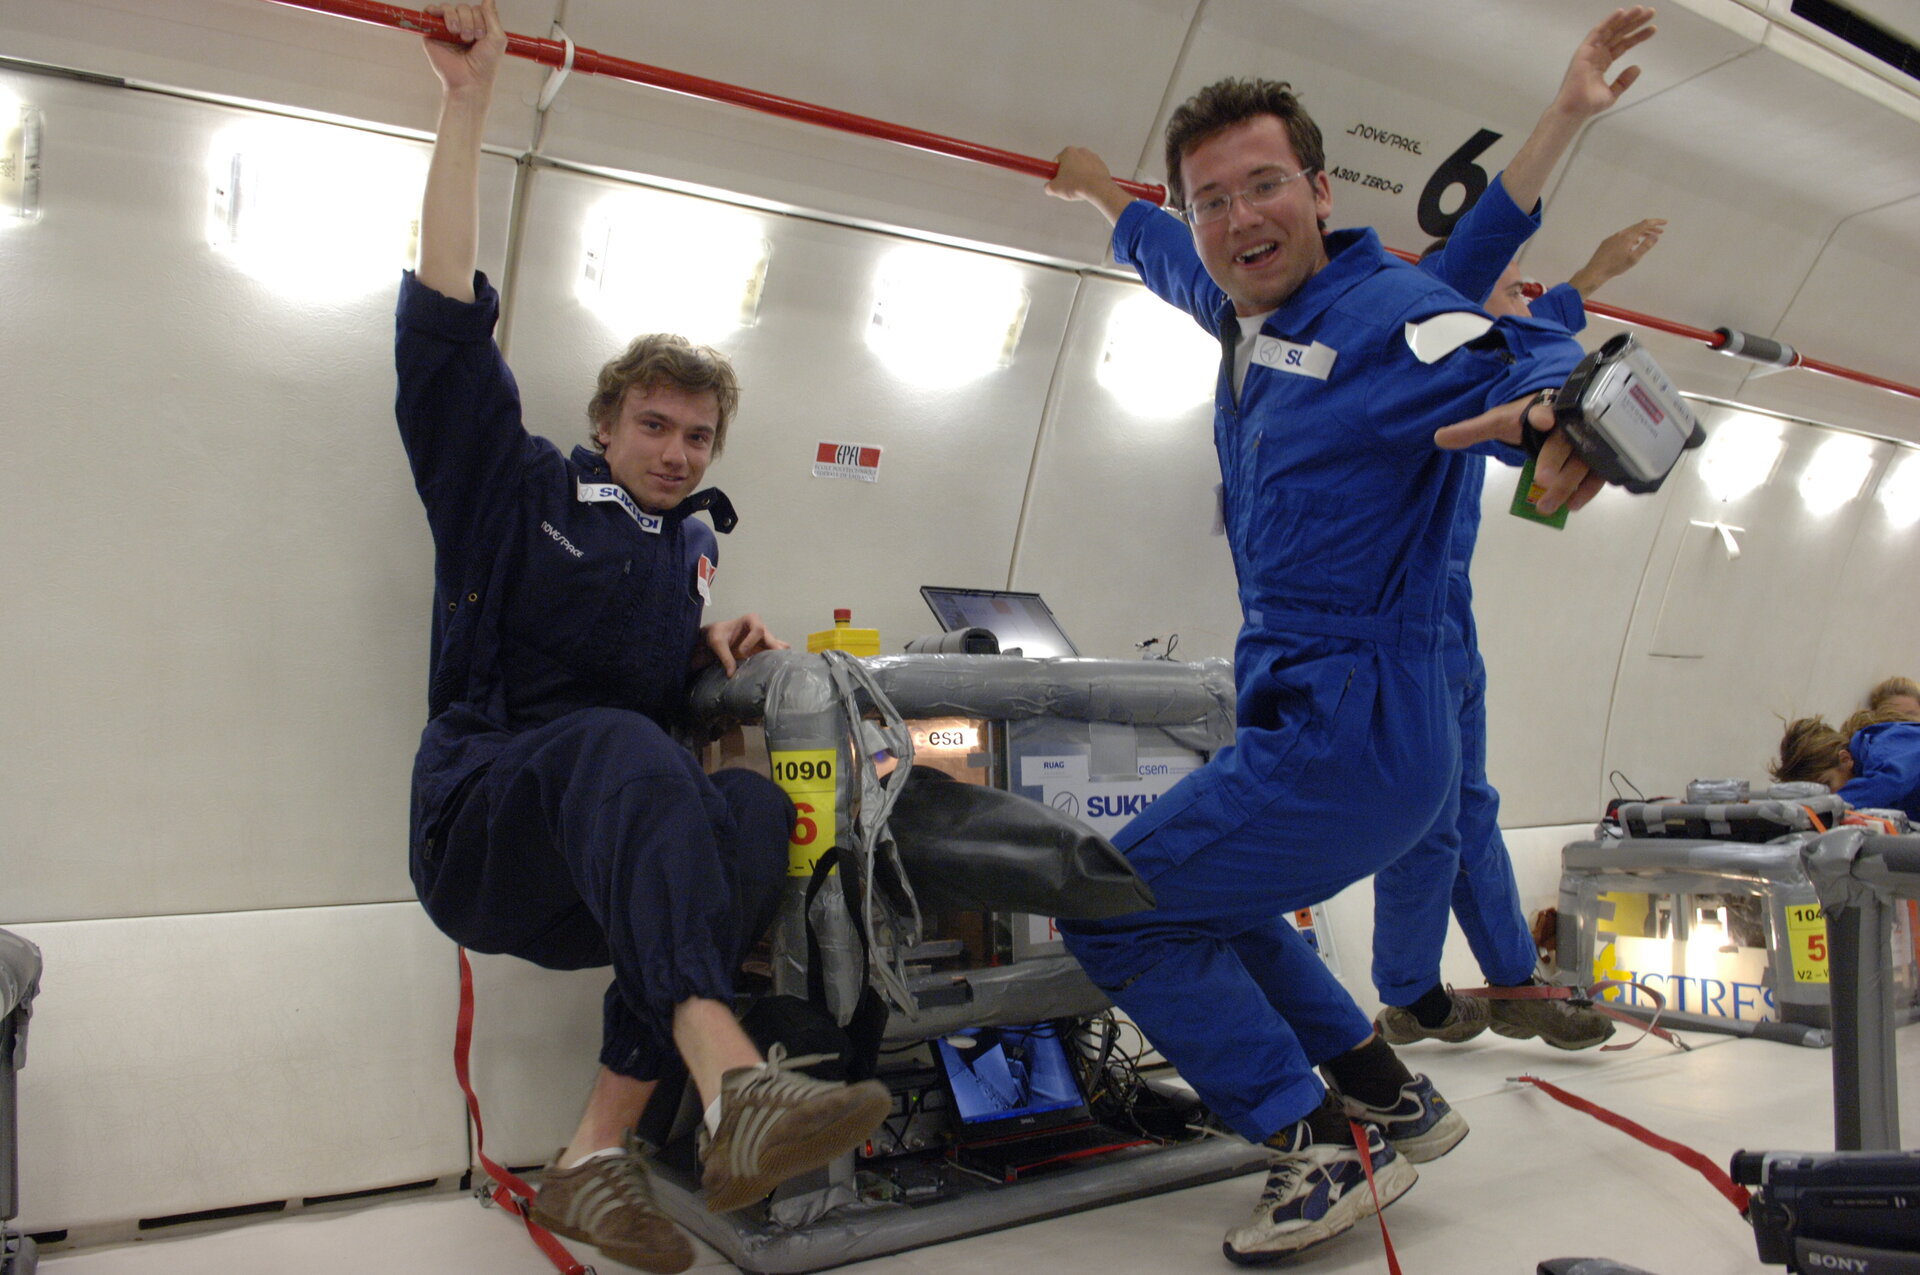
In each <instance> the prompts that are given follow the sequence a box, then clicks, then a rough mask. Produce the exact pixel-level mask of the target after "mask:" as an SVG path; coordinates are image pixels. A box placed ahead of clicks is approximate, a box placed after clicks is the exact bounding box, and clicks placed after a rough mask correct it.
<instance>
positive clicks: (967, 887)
mask: <svg viewBox="0 0 1920 1275" xmlns="http://www.w3.org/2000/svg"><path fill="white" fill-rule="evenodd" d="M887 824H888V827H890V828H891V829H892V831H893V837H894V841H895V843H896V844H897V845H898V847H899V851H900V862H901V863H902V864H903V865H904V866H905V868H906V871H907V879H908V880H909V881H911V882H912V883H913V892H914V894H915V896H916V897H918V898H919V900H920V903H921V906H923V907H925V908H929V909H933V910H939V911H945V910H957V911H965V912H974V911H977V912H1030V913H1033V914H1034V915H1036V916H1053V917H1068V918H1072V919H1079V920H1089V921H1091V920H1098V919H1100V918H1102V917H1109V916H1123V915H1125V914H1126V913H1128V912H1140V911H1143V910H1145V909H1147V908H1150V907H1152V906H1153V892H1152V891H1151V890H1149V889H1148V888H1147V883H1146V882H1145V881H1142V880H1141V879H1140V877H1139V876H1138V875H1137V874H1136V873H1135V872H1134V870H1133V866H1132V865H1131V864H1129V863H1128V862H1127V860H1126V858H1125V856H1123V855H1122V854H1121V853H1120V852H1119V851H1118V850H1116V849H1114V848H1113V843H1112V842H1110V841H1108V840H1107V839H1106V838H1105V837H1102V836H1101V835H1100V834H1099V833H1097V832H1095V831H1094V830H1093V829H1091V828H1089V827H1087V826H1086V825H1085V824H1083V823H1081V822H1080V821H1079V820H1077V819H1073V818H1070V817H1068V816H1067V815H1064V814H1062V813H1060V812H1059V811H1058V810H1055V809H1054V808H1053V807H1051V806H1047V805H1043V804H1041V803H1040V802H1037V801H1034V800H1031V799H1030V798H1027V797H1022V796H1020V795H1018V794H1017V793H1010V792H1002V791H1001V790H1000V789H998V788H989V787H987V786H986V785H985V784H964V783H961V782H959V781H958V780H955V779H953V778H952V777H951V776H949V775H946V774H943V773H942V772H940V771H938V770H935V769H933V768H932V767H929V766H915V767H914V768H913V770H912V773H910V774H909V775H908V776H907V782H906V784H905V786H903V787H902V788H901V790H900V796H899V799H898V800H897V801H896V802H895V803H894V806H893V812H892V813H891V814H890V815H889V816H888V817H887Z"/></svg>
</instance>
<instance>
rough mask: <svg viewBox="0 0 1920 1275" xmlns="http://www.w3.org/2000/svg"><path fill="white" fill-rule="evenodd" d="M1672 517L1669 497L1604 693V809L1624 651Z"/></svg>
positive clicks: (1600, 790) (1600, 799)
mask: <svg viewBox="0 0 1920 1275" xmlns="http://www.w3.org/2000/svg"><path fill="white" fill-rule="evenodd" d="M1696 456H1697V453H1696ZM1691 463H1695V464H1697V463H1698V461H1697V459H1696V460H1695V461H1694V462H1691ZM1674 516H1675V515H1674V502H1673V500H1672V499H1671V497H1669V498H1668V499H1667V502H1666V508H1665V509H1663V510H1662V511H1661V514H1660V529H1659V530H1658V531H1656V532H1654V534H1653V537H1652V538H1651V539H1650V540H1649V541H1648V542H1647V558H1646V561H1645V562H1644V563H1643V564H1641V567H1640V583H1639V585H1638V587H1636V588H1635V589H1634V592H1633V610H1632V611H1631V612H1629V613H1628V616H1627V623H1626V624H1625V625H1624V626H1623V627H1622V628H1621V630H1620V649H1619V651H1618V652H1617V653H1616V654H1615V656H1614V661H1613V685H1612V689H1611V690H1610V691H1608V693H1607V713H1606V720H1605V724H1604V725H1603V726H1602V727H1601V733H1600V775H1599V778H1598V780H1597V781H1596V782H1595V784H1594V795H1595V797H1596V798H1597V802H1596V808H1597V809H1602V810H1604V809H1605V808H1606V804H1607V780H1608V779H1609V778H1610V777H1611V776H1612V775H1613V772H1614V771H1615V770H1616V769H1617V767H1615V766H1614V765H1613V764H1612V761H1611V758H1612V756H1613V710H1614V708H1615V707H1616V706H1617V705H1618V704H1619V702H1620V692H1621V684H1622V682H1623V681H1624V680H1625V678H1626V668H1627V652H1628V651H1630V650H1632V649H1633V635H1634V632H1635V630H1636V629H1638V628H1639V626H1640V622H1641V610H1642V608H1643V607H1644V605H1645V603H1646V598H1647V581H1648V577H1649V576H1650V575H1651V574H1652V572H1653V564H1654V561H1655V559H1656V555H1658V554H1659V552H1660V546H1661V544H1662V543H1663V542H1664V539H1665V533H1666V530H1667V524H1668V523H1669V522H1670V521H1671V520H1672V519H1673V517H1674ZM1667 574H1668V579H1667V580H1663V581H1662V582H1661V593H1660V598H1661V605H1662V606H1665V605H1666V588H1667V585H1668V584H1669V583H1670V581H1671V577H1672V574H1673V573H1672V570H1671V569H1669V571H1668V573H1667ZM1655 619H1656V621H1657V620H1658V617H1657V616H1656V617H1655ZM1628 782H1632V776H1628Z"/></svg>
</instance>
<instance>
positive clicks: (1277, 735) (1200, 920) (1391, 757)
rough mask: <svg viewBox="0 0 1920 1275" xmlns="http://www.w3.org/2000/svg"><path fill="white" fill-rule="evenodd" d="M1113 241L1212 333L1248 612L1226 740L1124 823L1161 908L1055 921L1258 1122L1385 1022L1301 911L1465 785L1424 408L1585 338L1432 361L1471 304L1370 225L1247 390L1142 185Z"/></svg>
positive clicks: (1214, 297)
mask: <svg viewBox="0 0 1920 1275" xmlns="http://www.w3.org/2000/svg"><path fill="white" fill-rule="evenodd" d="M1113 243H1114V252H1115V256H1116V257H1117V258H1118V259H1119V260H1120V261H1122V262H1124V263H1127V264H1130V265H1132V266H1133V267H1134V268H1135V269H1137V270H1138V271H1139V272H1140V275H1141V278H1142V279H1143V280H1144V281H1145V282H1146V284H1147V286H1148V287H1149V288H1151V289H1152V290H1153V291H1154V292H1155V293H1156V294H1157V295H1159V296H1160V297H1161V298H1162V299H1164V300H1166V301H1169V302H1171V303H1172V304H1174V305H1177V306H1179V307H1180V308H1181V309H1183V310H1185V311H1187V312H1188V313H1189V314H1191V315H1193V316H1194V317H1195V319H1196V320H1198V321H1199V322H1200V324H1201V325H1202V326H1203V327H1205V328H1206V329H1207V330H1208V331H1209V332H1211V333H1213V334H1215V335H1216V336H1217V337H1219V338H1220V339H1221V341H1222V343H1223V345H1224V346H1225V347H1226V349H1227V351H1228V354H1229V357H1227V358H1224V359H1223V360H1222V366H1221V373H1220V379H1219V384H1218V388H1217V391H1216V400H1215V404H1216V405H1215V415H1214V443H1215V447H1216V449H1217V451H1218V453H1219V457H1220V470H1221V475H1222V478H1223V480H1224V488H1223V494H1224V514H1225V521H1226V526H1227V539H1228V545H1229V548H1230V549H1231V551H1232V554H1233V562H1234V569H1235V572H1236V575H1237V577H1238V581H1239V595H1240V604H1241V610H1242V613H1243V616H1244V621H1245V622H1244V624H1243V626H1242V628H1241V630H1240V635H1239V639H1238V641H1237V643H1236V647H1235V653H1234V677H1235V682H1236V691H1237V696H1238V704H1237V718H1238V722H1237V727H1238V729H1237V732H1236V735H1235V740H1234V743H1233V744H1232V745H1230V746H1229V747H1227V748H1224V749H1222V750H1220V751H1219V752H1218V753H1216V754H1215V755H1214V757H1213V759H1212V760H1211V761H1209V762H1208V764H1207V765H1205V766H1203V767H1201V768H1200V769H1199V770H1197V771H1195V772H1193V773H1192V774H1191V775H1189V776H1187V777H1186V778H1185V779H1183V780H1182V781H1181V782H1180V783H1179V784H1177V785H1176V786H1175V787H1174V788H1172V789H1171V790H1170V791H1168V792H1167V793H1166V794H1165V795H1164V796H1162V797H1161V798H1160V799H1159V800H1158V801H1156V802H1155V803H1154V804H1153V805H1151V806H1149V807H1148V808H1147V810H1146V811H1145V812H1144V813H1143V814H1142V815H1141V816H1140V817H1139V818H1137V819H1135V820H1134V821H1133V822H1132V823H1130V824H1128V825H1127V826H1126V827H1125V828H1124V829H1122V830H1121V832H1120V833H1119V835H1118V836H1117V837H1115V838H1114V841H1115V844H1116V845H1118V846H1119V847H1120V848H1121V850H1122V851H1123V852H1124V853H1125V854H1126V855H1127V857H1128V859H1129V860H1130V861H1131V862H1132V864H1133V866H1134V867H1135V869H1136V870H1138V871H1139V872H1140V874H1141V875H1142V876H1143V877H1144V878H1146V880H1147V881H1148V882H1149V883H1150V884H1151V885H1152V887H1153V891H1154V895H1155V897H1156V899H1157V900H1158V903H1157V905H1156V906H1155V907H1154V908H1152V909H1150V910H1148V911H1146V912H1141V913H1136V914H1134V915H1131V916H1123V917H1115V918H1112V919H1110V920H1105V921H1063V922H1061V930H1062V931H1063V933H1064V934H1065V936H1066V941H1067V946H1068V948H1069V950H1070V951H1072V953H1073V954H1074V955H1075V956H1076V957H1077V958H1078V959H1079V960H1080V963H1081V964H1082V965H1083V966H1084V967H1085V968H1086V970H1087V973H1088V975H1089V976H1090V977H1091V978H1092V980H1093V982H1094V983H1095V984H1097V985H1098V986H1099V987H1101V988H1102V989H1104V990H1105V991H1106V992H1107V993H1108V994H1109V995H1110V996H1112V997H1113V999H1114V1001H1115V1002H1116V1003H1117V1004H1118V1005H1119V1006H1120V1007H1121V1008H1122V1009H1123V1010H1125V1011H1126V1013H1127V1014H1128V1015H1129V1016H1130V1017H1131V1018H1133V1020H1134V1021H1135V1022H1137V1023H1138V1024H1139V1025H1140V1028H1141V1030H1142V1031H1144V1032H1145V1033H1146V1035H1147V1037H1148V1039H1149V1040H1151V1041H1152V1042H1153V1043H1154V1045H1155V1046H1156V1047H1157V1048H1158V1049H1159V1050H1160V1051H1161V1052H1162V1053H1163V1054H1164V1055H1165V1056H1166V1057H1167V1059H1168V1060H1169V1061H1170V1062H1172V1063H1173V1064H1174V1065H1175V1066H1176V1067H1178V1068H1179V1070H1180V1074H1181V1075H1182V1076H1183V1077H1184V1078H1185V1079H1186V1080H1187V1081H1188V1082H1189V1083H1191V1084H1192V1085H1193V1086H1194V1088H1195V1089H1196V1090H1197V1091H1198V1092H1199V1094H1200V1096H1201V1097H1202V1098H1203V1099H1204V1100H1205V1101H1206V1103H1207V1105H1208V1106H1209V1107H1211V1108H1212V1109H1213V1110H1214V1111H1216V1112H1218V1113H1219V1114H1220V1116H1221V1117H1222V1118H1223V1119H1225V1120H1226V1121H1227V1123H1228V1124H1230V1125H1231V1126H1232V1127H1233V1128H1234V1129H1235V1130H1236V1131H1238V1132H1239V1133H1241V1134H1242V1135H1243V1136H1245V1137H1247V1138H1249V1139H1252V1140H1255V1141H1258V1140H1261V1139H1264V1138H1266V1137H1268V1136H1269V1135H1270V1134H1272V1133H1273V1132H1274V1131H1275V1130H1277V1129H1280V1128H1282V1127H1284V1126H1286V1125H1288V1124H1291V1123H1292V1122H1294V1121H1296V1120H1298V1119H1300V1118H1302V1117H1303V1116H1305V1115H1306V1114H1307V1113H1308V1112H1309V1111H1311V1110H1312V1109H1313V1108H1314V1107H1315V1106H1317V1105H1318V1104H1319V1102H1320V1100H1321V1095H1322V1092H1323V1090H1322V1088H1321V1086H1320V1082H1319V1081H1318V1080H1317V1079H1316V1078H1315V1077H1314V1075H1313V1067H1314V1066H1316V1065H1318V1064H1319V1063H1322V1062H1325V1061H1327V1060H1328V1059H1331V1058H1334V1057H1337V1056H1338V1055H1340V1054H1343V1053H1345V1052H1347V1051H1348V1050H1350V1049H1352V1048H1353V1047H1354V1046H1355V1045H1357V1044H1359V1043H1360V1042H1361V1041H1363V1040H1364V1039H1366V1037H1367V1035H1368V1034H1369V1032H1370V1030H1371V1025H1370V1024H1369V1023H1368V1021H1367V1018H1366V1016H1365V1015H1364V1014H1362V1013H1361V1012H1360V1009H1359V1007H1358V1006H1357V1005H1355V1004H1354V1002H1353V998H1352V997H1351V996H1349V995H1348V994H1347V992H1346V990H1345V989H1344V988H1342V987H1341V986H1340V984H1339V982H1338V980H1336V979H1335V978H1334V977H1333V976H1332V975H1331V974H1330V973H1329V972H1328V971H1327V970H1326V967H1325V966H1324V965H1323V964H1322V963H1321V961H1320V958H1319V957H1318V956H1316V955H1315V954H1314V953H1313V951H1312V950H1311V949H1310V948H1309V947H1308V946H1307V943H1306V941H1305V940H1304V939H1303V938H1301V937H1300V935H1299V934H1298V933H1297V932H1296V931H1295V930H1294V929H1293V927H1292V926H1291V925H1290V924H1288V922H1287V921H1286V919H1285V917H1286V915H1287V913H1289V912H1291V911H1293V910H1295V909H1297V908H1302V907H1307V906H1309V905H1311V904H1314V903H1318V902H1321V901H1323V900H1325V899H1327V898H1330V897H1331V896H1332V895H1334V894H1335V893H1337V892H1338V891H1339V890H1340V889H1342V888H1343V887H1345V886H1347V885H1349V884H1351V883H1352V882H1354V881H1357V880H1359V879H1360V878H1362V877H1365V876H1369V875H1371V874H1372V873H1374V872H1376V871H1378V870H1379V869H1380V867H1382V866H1383V865H1384V864H1386V863H1389V862H1391V861H1392V860H1394V859H1396V858H1398V857H1399V856H1400V855H1402V854H1404V853H1405V852H1406V851H1407V850H1408V849H1409V848H1411V847H1412V846H1413V844H1414V843H1415V842H1416V841H1417V840H1418V839H1419V838H1420V836H1421V835H1422V834H1423V833H1425V832H1426V830H1427V829H1428V828H1429V827H1430V826H1431V825H1432V824H1433V821H1434V819H1435V817H1436V816H1437V814H1438V813H1439V811H1440V808H1441V806H1442V805H1443V804H1444V803H1445V801H1446V799H1447V795H1448V793H1449V792H1450V791H1451V790H1452V789H1453V788H1454V787H1455V785H1456V782H1457V777H1458V776H1457V767H1458V760H1459V758H1458V744H1457V737H1458V731H1457V727H1456V726H1455V723H1454V715H1453V704H1452V701H1451V696H1450V695H1449V694H1448V691H1447V682H1446V675H1445V670H1444V668H1443V665H1442V658H1441V620H1442V611H1443V607H1444V601H1445V580H1446V574H1447V559H1448V549H1449V542H1450V540H1451V530H1452V525H1453V518H1454V513H1455V507H1456V505H1457V504H1458V502H1459V501H1460V499H1461V496H1462V484H1463V474H1464V467H1463V466H1462V465H1461V464H1460V463H1459V458H1458V457H1457V456H1455V455H1452V454H1450V453H1447V452H1443V451H1441V450H1439V449H1438V448H1436V447H1435V446H1434V444H1433V431H1434V430H1435V429H1436V428H1438V427H1439V426H1442V425H1446V424H1450V423H1452V422H1454V421H1459V420H1464V419H1466V418H1468V417H1471V416H1474V415H1477V414H1479V413H1480V412H1482V411H1485V410H1487V409H1488V408H1489V407H1492V406H1495V405H1498V404H1501V403H1505V402H1508V401H1510V400H1512V399H1516V398H1519V397H1521V396H1522V395H1523V394H1525V393H1527V392H1529V391H1531V390H1534V389H1539V388H1543V387H1545V386H1548V385H1557V384H1559V383H1560V382H1561V381H1562V380H1563V379H1564V378H1565V376H1566V373H1567V371H1568V370H1569V369H1570V368H1571V367H1572V366H1573V362H1574V361H1575V359H1576V358H1577V356H1578V353H1579V350H1578V347H1577V346H1573V345H1572V343H1571V342H1566V343H1564V344H1565V345H1566V346H1567V347H1568V349H1567V350H1566V351H1559V350H1556V349H1553V348H1551V347H1545V348H1542V349H1539V350H1536V351H1535V352H1533V353H1531V354H1529V355H1527V356H1525V357H1522V358H1518V359H1515V358H1513V357H1512V356H1511V355H1509V353H1508V352H1507V350H1506V348H1505V343H1504V341H1503V339H1502V334H1501V332H1500V330H1499V329H1498V328H1496V330H1495V331H1494V332H1492V333H1489V334H1488V335H1487V336H1486V337H1484V338H1482V339H1481V340H1479V341H1476V342H1473V343H1471V344H1470V345H1469V346H1466V347H1462V348H1460V349H1458V350H1455V351H1454V352H1453V353H1451V354H1449V355H1447V356H1446V357H1444V358H1441V359H1439V360H1437V361H1436V362H1434V363H1431V364H1422V363H1420V362H1419V361H1418V360H1417V359H1416V358H1415V356H1414V354H1413V352H1412V349H1411V347H1410V346H1409V344H1408V342H1407V340H1406V336H1405V330H1404V329H1405V325H1406V324H1407V323H1409V322H1412V321H1418V320H1422V319H1425V318H1428V317H1431V316H1433V315H1436V314H1442V313H1447V312H1455V311H1460V310H1463V309H1469V308H1470V306H1469V305H1468V303H1467V302H1466V301H1464V300H1463V299H1462V298H1461V297H1460V296H1459V295H1458V294H1456V293H1454V292H1453V291H1452V290H1451V289H1449V288H1447V287H1446V286H1445V285H1443V284H1441V283H1439V282H1438V281H1436V280H1434V279H1433V278H1431V277H1430V276H1428V275H1426V274H1423V273H1422V272H1420V271H1418V270H1415V269H1413V268H1412V267H1410V266H1406V265H1403V264H1402V263H1400V262H1397V261H1395V260H1393V259H1391V258H1390V257H1388V256H1387V255H1386V253H1385V252H1384V251H1383V250H1382V248H1381V246H1380V241H1379V239H1378V238H1377V237H1376V236H1375V235H1374V233H1373V232H1372V231H1371V230H1348V231H1340V232H1337V233H1335V234H1332V235H1329V236H1328V237H1327V250H1328V253H1329V256H1330V258H1331V260H1330V262H1329V264H1328V265H1327V266H1326V267H1325V268H1324V269H1322V270H1321V271H1320V272H1319V273H1317V274H1315V275H1314V276H1313V277H1312V278H1310V279H1308V280H1307V282H1306V283H1305V284H1303V285H1302V286H1301V287H1300V289H1299V290H1298V291H1297V292H1295V294H1294V295H1293V296H1292V297H1291V298H1289V299H1288V301H1287V303H1286V304H1285V305H1284V306H1282V307H1281V308H1280V309H1279V310H1278V311H1277V312H1275V313H1274V314H1273V315H1271V316H1269V317H1268V318H1267V320H1266V321H1265V324H1264V327H1263V331H1262V335H1261V337H1260V338H1259V341H1260V344H1259V345H1258V346H1257V347H1256V350H1255V354H1254V362H1253V364H1252V366H1251V367H1250V368H1249V370H1248V372H1247V375H1246V381H1245V385H1244V386H1243V389H1242V392H1241V394H1240V396H1239V399H1238V400H1237V401H1236V399H1235V397H1234V394H1233V389H1232V380H1231V375H1232V359H1231V357H1230V354H1231V348H1232V342H1233V341H1235V340H1236V339H1238V337H1239V324H1238V322H1237V321H1236V320H1235V318H1234V315H1233V307H1232V303H1231V302H1230V301H1229V300H1228V299H1227V297H1226V296H1225V295H1224V294H1223V293H1222V292H1221V291H1220V289H1219V288H1218V287H1217V286H1216V285H1215V284H1214V283H1213V281H1212V280H1211V279H1209V278H1208V276H1207V274H1206V271H1205V270H1204V269H1203V267H1202V266H1201V263H1200V260H1199V258H1198V256H1197V255H1196V253H1195V250H1194V247H1193V243H1192V240H1191V238H1190V237H1189V236H1188V234H1187V232H1186V230H1185V228H1184V227H1182V226H1181V224H1180V223H1179V222H1178V221H1176V220H1174V219H1173V218H1172V217H1169V216H1167V215H1166V214H1164V213H1162V212H1160V211H1159V210H1158V209H1156V208H1154V207H1153V206H1152V205H1150V204H1146V203H1135V204H1133V205H1131V206H1130V207H1128V208H1127V209H1126V210H1125V211H1124V212H1123V213H1122V215H1121V217H1120V220H1119V223H1118V224H1117V225H1116V226H1115V228H1114V238H1113Z"/></svg>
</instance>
